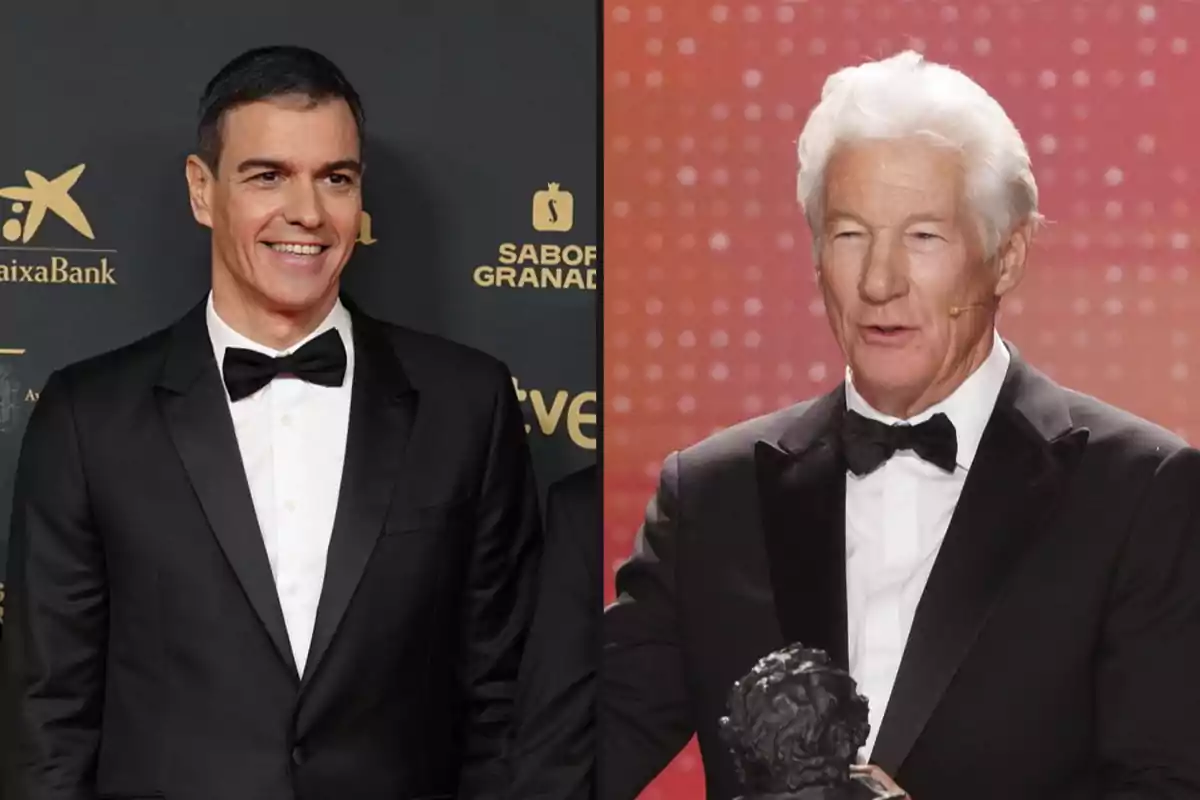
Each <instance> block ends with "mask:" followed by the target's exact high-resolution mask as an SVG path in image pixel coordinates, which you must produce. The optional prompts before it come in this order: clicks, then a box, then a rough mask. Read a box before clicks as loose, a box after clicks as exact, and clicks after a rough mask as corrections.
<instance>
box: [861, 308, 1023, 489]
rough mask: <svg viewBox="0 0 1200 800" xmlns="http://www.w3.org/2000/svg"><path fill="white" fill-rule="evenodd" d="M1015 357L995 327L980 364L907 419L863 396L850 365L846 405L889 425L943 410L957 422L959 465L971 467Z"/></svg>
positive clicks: (915, 420)
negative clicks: (938, 399) (879, 408)
mask: <svg viewBox="0 0 1200 800" xmlns="http://www.w3.org/2000/svg"><path fill="white" fill-rule="evenodd" d="M1011 360H1012V356H1010V355H1009V352H1008V348H1007V347H1005V345H1004V341H1003V340H1002V339H1001V338H1000V334H999V333H997V332H996V330H995V329H994V328H993V329H992V350H991V352H990V353H988V357H987V358H985V359H984V361H983V363H982V364H980V365H979V367H978V368H977V369H976V370H975V371H974V372H972V373H971V374H970V375H968V376H967V379H966V380H965V381H963V382H962V383H961V384H960V385H959V387H958V388H957V389H955V390H954V391H953V392H952V393H951V394H950V396H949V397H947V398H946V399H945V400H942V401H941V402H940V403H935V404H934V405H932V406H930V407H929V408H927V409H925V410H924V411H922V412H921V413H920V414H917V415H915V416H913V417H911V418H909V419H907V420H901V419H899V418H897V417H892V416H888V415H887V414H884V413H882V412H880V411H876V410H875V409H874V408H872V407H871V405H870V404H869V403H867V401H866V400H865V399H863V396H862V395H861V394H859V393H858V390H857V389H855V388H854V380H853V374H852V373H851V371H850V368H849V367H847V368H846V407H847V408H849V409H850V410H851V411H857V412H858V413H859V414H862V415H863V416H864V417H868V418H870V419H875V420H878V421H880V422H884V423H887V424H888V425H895V424H896V423H899V422H906V423H909V424H911V425H916V424H918V423H921V422H924V421H925V420H927V419H929V418H930V417H932V416H933V415H934V414H937V413H939V412H940V413H943V414H945V415H946V416H947V417H949V418H950V421H951V422H953V423H954V430H955V433H956V436H957V439H958V457H957V460H958V465H959V466H960V467H962V468H963V469H965V470H969V469H970V468H971V463H972V462H973V461H974V460H975V453H976V452H977V451H978V450H979V442H980V440H981V439H982V438H983V430H984V428H986V427H987V423H988V420H989V419H990V418H991V416H992V410H993V409H994V408H995V407H996V398H998V397H999V396H1000V387H1002V386H1003V385H1004V377H1005V375H1007V374H1008V364H1009V361H1011Z"/></svg>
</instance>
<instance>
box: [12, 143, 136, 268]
mask: <svg viewBox="0 0 1200 800" xmlns="http://www.w3.org/2000/svg"><path fill="white" fill-rule="evenodd" d="M86 169H87V165H86V164H76V165H75V166H73V167H71V168H70V169H68V170H66V171H65V172H63V173H62V174H60V175H58V176H56V177H53V178H47V177H45V176H44V175H43V174H42V173H41V172H37V171H35V170H32V169H28V170H25V183H24V184H23V185H22V184H13V183H11V182H10V181H6V180H5V177H6V176H4V175H0V283H13V284H45V285H53V286H116V285H117V281H118V276H117V265H116V259H117V255H118V254H117V251H116V250H113V249H111V248H106V247H103V246H101V245H102V243H101V242H98V241H97V238H96V233H95V231H94V230H93V229H92V224H91V221H90V220H89V219H88V216H87V214H86V213H85V212H84V210H83V208H82V207H81V206H80V205H79V203H78V202H77V201H76V200H75V198H74V196H73V195H72V192H73V191H74V189H75V188H76V185H77V184H78V183H79V180H80V178H81V177H82V176H83V174H84V171H85V170H86Z"/></svg>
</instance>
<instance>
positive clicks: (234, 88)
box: [197, 45, 366, 172]
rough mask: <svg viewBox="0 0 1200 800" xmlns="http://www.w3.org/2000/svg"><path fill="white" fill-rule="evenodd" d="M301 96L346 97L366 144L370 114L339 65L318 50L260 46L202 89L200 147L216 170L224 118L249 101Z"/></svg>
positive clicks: (316, 98)
mask: <svg viewBox="0 0 1200 800" xmlns="http://www.w3.org/2000/svg"><path fill="white" fill-rule="evenodd" d="M287 95H299V96H302V97H307V98H308V99H309V100H310V101H311V102H312V104H313V105H316V104H317V103H321V102H325V101H327V100H335V99H341V100H345V101H346V104H347V105H348V106H350V111H351V113H353V114H354V121H355V122H356V123H357V125H358V143H359V147H360V148H361V147H362V145H363V139H364V136H363V127H364V124H365V122H366V115H365V113H364V111H363V107H362V101H361V100H360V99H359V97H358V92H356V91H354V87H353V86H351V85H350V81H349V80H347V79H346V76H345V75H344V74H342V71H341V70H340V69H338V67H337V65H336V64H334V63H333V62H332V61H330V60H329V59H328V58H326V57H325V56H323V55H321V54H320V53H318V52H315V51H313V50H309V49H308V48H305V47H296V46H293V45H275V46H272V47H259V48H256V49H254V50H249V51H247V52H245V53H242V54H241V55H240V56H238V57H237V58H235V59H233V60H232V61H230V62H229V63H228V64H226V65H225V66H224V67H222V68H221V71H220V72H218V73H217V74H216V76H215V77H214V78H213V79H212V80H211V81H209V82H208V86H206V87H204V96H203V97H201V98H200V115H199V116H200V122H199V125H198V128H197V151H198V153H199V155H200V157H201V158H202V159H204V162H205V163H206V164H208V166H209V167H210V168H211V169H212V170H213V171H214V172H215V171H216V169H217V162H218V160H219V159H220V156H221V118H222V117H223V116H224V115H225V113H226V112H227V111H230V110H231V109H233V108H236V107H237V106H240V105H244V104H246V103H253V102H256V101H259V100H269V99H271V98H275V97H284V96H287Z"/></svg>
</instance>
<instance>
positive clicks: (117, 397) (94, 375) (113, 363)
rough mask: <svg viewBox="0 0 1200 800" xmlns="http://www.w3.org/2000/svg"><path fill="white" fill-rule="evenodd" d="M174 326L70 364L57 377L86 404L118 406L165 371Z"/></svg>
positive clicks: (58, 371)
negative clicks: (129, 392)
mask: <svg viewBox="0 0 1200 800" xmlns="http://www.w3.org/2000/svg"><path fill="white" fill-rule="evenodd" d="M173 327H174V326H170V327H166V328H163V329H161V330H157V331H155V332H153V333H151V334H148V335H146V336H143V337H142V338H140V339H137V340H135V341H133V342H130V343H129V344H125V345H122V346H120V347H117V348H114V349H112V350H107V351H105V352H102V353H98V354H96V355H93V356H89V357H87V358H83V359H80V360H78V361H75V362H72V363H70V364H67V365H66V366H64V367H60V368H59V369H57V370H55V375H56V376H57V377H58V379H60V380H61V381H62V382H63V383H65V384H66V385H67V386H69V387H70V388H71V391H72V393H73V394H74V395H75V396H76V397H78V398H79V399H81V400H82V401H84V402H88V401H94V402H95V404H98V405H101V406H104V405H109V404H116V403H119V402H120V401H121V399H122V396H123V395H124V394H125V393H127V392H128V391H129V390H130V389H131V388H134V387H145V386H149V385H152V384H153V383H154V381H155V379H156V378H157V377H158V375H159V374H160V373H161V371H162V366H163V360H164V359H165V357H166V353H167V348H168V345H169V343H170V341H171V331H172V328H173ZM89 405H91V403H90V402H89Z"/></svg>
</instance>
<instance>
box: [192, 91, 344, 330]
mask: <svg viewBox="0 0 1200 800" xmlns="http://www.w3.org/2000/svg"><path fill="white" fill-rule="evenodd" d="M221 124H222V128H221V133H222V137H221V138H222V149H221V154H220V159H219V164H218V169H217V171H216V172H215V173H214V172H212V171H211V170H210V169H209V167H208V165H207V164H204V163H203V162H202V161H200V160H199V159H197V158H195V157H193V158H192V159H189V162H188V184H189V190H190V194H191V200H192V209H193V212H194V214H195V216H196V219H197V221H199V222H200V223H201V224H203V225H207V226H208V227H210V228H212V241H213V262H214V263H213V268H214V275H213V280H214V284H217V283H218V282H221V283H223V284H224V285H227V286H231V287H235V290H236V292H237V294H238V295H240V299H241V301H242V302H243V303H244V304H247V305H249V306H252V307H259V308H262V309H265V310H268V311H271V312H276V313H297V312H301V311H303V310H305V309H309V308H312V307H315V306H320V305H322V304H324V303H329V304H331V303H332V298H333V297H336V295H337V291H338V282H339V278H340V276H341V274H342V269H343V268H344V267H345V266H346V262H347V260H349V258H350V253H351V252H352V250H353V249H354V241H355V239H356V237H357V235H358V230H359V220H360V217H361V214H362V194H361V178H362V174H361V173H362V166H361V155H360V152H359V139H358V127H357V124H356V122H355V119H354V115H353V113H352V112H351V111H350V107H349V106H348V105H347V104H346V103H345V102H344V101H342V100H331V101H328V102H320V103H313V102H312V101H310V100H309V99H308V98H306V97H284V98H276V99H272V100H268V101H261V102H254V103H248V104H246V105H243V106H239V107H236V108H234V109H232V110H230V111H229V112H228V113H226V114H225V116H224V118H223V120H222V123H221Z"/></svg>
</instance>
